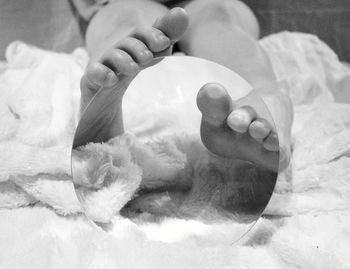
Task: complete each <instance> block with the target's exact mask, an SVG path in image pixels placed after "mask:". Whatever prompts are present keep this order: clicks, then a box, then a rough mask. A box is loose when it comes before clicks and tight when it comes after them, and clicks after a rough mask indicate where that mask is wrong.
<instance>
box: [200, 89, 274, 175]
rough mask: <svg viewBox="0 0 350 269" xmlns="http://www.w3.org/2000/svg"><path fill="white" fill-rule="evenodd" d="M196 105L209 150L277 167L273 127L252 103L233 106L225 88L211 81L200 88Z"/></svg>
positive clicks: (203, 138) (268, 167)
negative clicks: (200, 115)
mask: <svg viewBox="0 0 350 269" xmlns="http://www.w3.org/2000/svg"><path fill="white" fill-rule="evenodd" d="M240 103H242V102H240ZM243 103H244V102H243ZM197 105H198V108H199V110H200V111H201V113H202V122H201V132H200V133H201V139H202V142H203V144H204V145H205V146H206V147H207V149H208V150H209V151H211V152H212V153H214V154H216V155H219V156H221V157H225V158H231V159H240V160H245V161H249V162H252V163H254V164H256V165H258V166H260V167H263V168H267V169H269V170H272V171H275V172H276V171H278V164H279V141H278V137H277V134H276V130H274V126H273V125H272V124H271V123H270V122H269V121H268V120H266V119H264V118H260V117H259V113H258V112H257V111H256V109H255V108H254V107H252V106H248V105H247V106H240V107H236V106H237V105H235V103H234V102H233V101H232V99H231V97H230V96H229V94H228V92H227V91H226V89H225V88H224V87H222V86H221V85H219V84H214V83H208V84H206V85H204V86H203V87H202V88H201V89H200V91H199V93H198V95H197Z"/></svg>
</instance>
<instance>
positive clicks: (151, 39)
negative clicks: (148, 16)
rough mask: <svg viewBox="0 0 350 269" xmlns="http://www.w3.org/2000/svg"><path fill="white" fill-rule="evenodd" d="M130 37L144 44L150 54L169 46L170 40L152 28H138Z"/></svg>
mask: <svg viewBox="0 0 350 269" xmlns="http://www.w3.org/2000/svg"><path fill="white" fill-rule="evenodd" d="M132 36H133V37H134V38H136V39H138V40H140V41H142V42H143V43H144V44H146V46H147V47H148V48H149V50H150V51H152V52H161V51H163V50H165V49H167V48H168V47H169V46H170V39H169V38H168V37H167V36H166V35H165V34H164V33H163V32H162V31H161V30H159V29H157V28H154V27H149V28H138V29H136V31H135V32H134V33H133V34H132Z"/></svg>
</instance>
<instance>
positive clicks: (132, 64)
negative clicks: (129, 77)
mask: <svg viewBox="0 0 350 269" xmlns="http://www.w3.org/2000/svg"><path fill="white" fill-rule="evenodd" d="M129 66H130V68H131V69H132V70H134V71H135V72H136V71H138V70H139V66H138V65H137V64H136V63H134V62H130V63H129Z"/></svg>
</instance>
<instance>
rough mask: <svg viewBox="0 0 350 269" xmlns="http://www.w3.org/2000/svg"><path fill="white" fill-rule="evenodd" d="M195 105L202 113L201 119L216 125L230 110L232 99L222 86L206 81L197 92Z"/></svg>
mask: <svg viewBox="0 0 350 269" xmlns="http://www.w3.org/2000/svg"><path fill="white" fill-rule="evenodd" d="M197 106H198V108H199V110H200V111H201V113H202V120H203V121H205V122H206V123H209V124H210V125H212V126H216V127H218V126H220V125H222V124H223V123H224V122H225V120H226V118H227V115H228V114H229V112H230V111H231V107H232V101H231V97H230V96H229V94H228V92H227V91H226V89H225V88H224V87H223V86H221V85H220V84H216V83H207V84H205V85H204V86H203V87H202V88H201V89H200V90H199V92H198V95H197Z"/></svg>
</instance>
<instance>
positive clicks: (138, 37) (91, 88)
mask: <svg viewBox="0 0 350 269" xmlns="http://www.w3.org/2000/svg"><path fill="white" fill-rule="evenodd" d="M187 26H188V17H187V14H186V12H185V11H184V10H183V9H181V8H174V9H172V10H170V11H169V12H168V13H167V14H166V15H164V16H163V17H161V18H159V19H158V20H157V21H156V22H155V23H154V25H153V26H152V27H147V28H138V29H136V30H135V31H134V32H133V33H131V34H130V35H129V36H128V37H126V38H124V39H122V40H121V41H119V42H118V43H117V44H116V45H115V46H114V47H113V48H111V49H110V50H108V51H106V52H105V53H104V54H103V55H102V56H101V57H100V59H99V60H98V61H94V62H92V63H90V64H89V65H88V67H87V69H86V70H85V73H84V76H83V77H82V79H81V84H80V87H81V111H84V110H85V108H86V107H87V106H88V105H89V103H90V101H91V100H92V98H94V102H91V103H90V106H89V109H88V110H87V111H85V112H86V113H84V114H83V115H82V117H81V119H80V122H79V126H78V128H77V131H76V134H75V138H74V145H73V148H76V147H78V146H81V145H85V144H86V143H88V142H106V141H108V140H109V139H110V138H112V137H115V136H117V135H120V134H122V133H123V132H124V130H123V121H122V98H123V94H124V92H125V90H126V89H127V87H128V86H129V84H130V82H131V81H132V80H133V79H134V77H135V76H136V75H137V74H138V72H139V71H141V70H142V69H144V68H146V67H149V66H152V65H154V64H156V63H157V62H159V61H157V60H155V58H157V57H160V56H166V55H170V54H171V47H172V45H173V44H174V43H175V42H176V41H178V40H179V39H180V37H181V36H182V35H183V34H184V32H185V30H186V28H187Z"/></svg>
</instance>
